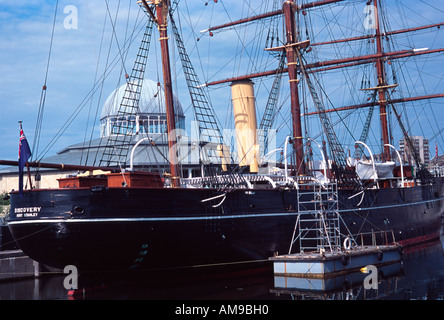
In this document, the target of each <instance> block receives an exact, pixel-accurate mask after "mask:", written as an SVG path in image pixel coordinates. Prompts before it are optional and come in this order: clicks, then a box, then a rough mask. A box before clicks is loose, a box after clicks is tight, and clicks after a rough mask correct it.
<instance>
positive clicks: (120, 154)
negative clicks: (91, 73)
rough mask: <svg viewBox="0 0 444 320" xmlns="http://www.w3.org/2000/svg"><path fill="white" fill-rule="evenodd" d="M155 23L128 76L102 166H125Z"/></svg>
mask: <svg viewBox="0 0 444 320" xmlns="http://www.w3.org/2000/svg"><path fill="white" fill-rule="evenodd" d="M153 23H154V22H153V21H152V20H149V21H148V24H147V26H146V28H145V33H144V35H143V38H142V42H141V44H140V47H139V52H138V53H137V57H136V61H135V62H134V66H133V69H132V72H131V75H126V76H125V77H126V80H127V82H126V88H125V93H124V95H123V98H122V101H121V103H120V107H119V110H118V112H117V121H115V122H114V123H113V125H112V128H111V133H110V136H109V138H108V141H107V143H106V146H105V148H104V151H103V155H102V158H101V159H100V166H119V165H123V164H125V162H126V160H127V157H128V151H129V148H130V144H131V138H132V136H133V132H134V131H135V128H136V114H137V113H138V111H139V100H140V94H141V91H142V84H143V78H144V75H145V69H146V61H147V59H148V52H149V47H150V42H151V34H152V29H153Z"/></svg>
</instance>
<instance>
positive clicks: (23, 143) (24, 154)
mask: <svg viewBox="0 0 444 320" xmlns="http://www.w3.org/2000/svg"><path fill="white" fill-rule="evenodd" d="M30 157H31V149H30V148H29V144H28V140H26V137H25V134H24V133H23V128H22V123H21V122H20V142H19V156H18V166H19V193H20V195H23V169H24V167H25V165H26V162H27V161H28V159H29V158H30Z"/></svg>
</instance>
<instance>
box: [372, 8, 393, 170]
mask: <svg viewBox="0 0 444 320" xmlns="http://www.w3.org/2000/svg"><path fill="white" fill-rule="evenodd" d="M373 3H374V6H373V7H374V9H375V28H376V50H377V53H378V54H381V55H382V54H383V48H382V38H381V30H380V25H379V12H378V0H373ZM376 71H377V75H378V98H379V101H378V103H379V116H380V119H381V129H382V142H383V145H384V151H383V159H384V160H386V161H390V148H389V147H388V146H387V145H388V144H389V143H390V141H389V134H388V126H387V99H386V94H385V86H386V85H387V82H386V79H385V70H384V61H383V59H382V58H378V59H376Z"/></svg>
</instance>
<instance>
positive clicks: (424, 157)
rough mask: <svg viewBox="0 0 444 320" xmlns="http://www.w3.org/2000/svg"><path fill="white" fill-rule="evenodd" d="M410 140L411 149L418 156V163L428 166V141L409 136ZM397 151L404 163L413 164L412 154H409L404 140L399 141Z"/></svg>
mask: <svg viewBox="0 0 444 320" xmlns="http://www.w3.org/2000/svg"><path fill="white" fill-rule="evenodd" d="M410 139H411V141H412V143H413V147H414V148H415V149H416V151H417V153H418V155H419V159H420V162H421V163H422V164H424V165H428V164H429V163H430V153H429V140H428V139H425V138H424V137H422V136H411V137H410ZM399 149H400V150H399V151H400V153H401V157H402V159H403V161H404V162H408V163H411V164H414V163H415V158H414V157H413V152H411V150H410V148H409V146H408V143H407V141H406V140H405V138H404V139H401V140H399Z"/></svg>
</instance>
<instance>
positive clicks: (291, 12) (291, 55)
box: [283, 0, 305, 175]
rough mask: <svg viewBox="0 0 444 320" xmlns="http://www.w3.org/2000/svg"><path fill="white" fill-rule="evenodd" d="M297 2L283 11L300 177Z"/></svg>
mask: <svg viewBox="0 0 444 320" xmlns="http://www.w3.org/2000/svg"><path fill="white" fill-rule="evenodd" d="M295 5H296V4H295V2H294V0H289V1H285V2H284V6H283V11H284V17H285V29H286V37H287V38H286V40H287V45H286V46H285V50H286V55H287V65H288V77H289V80H288V81H289V83H290V99H291V115H292V126H293V152H294V155H295V160H296V170H297V172H298V173H299V174H300V175H304V174H305V165H304V142H303V140H302V122H301V107H300V103H299V92H298V91H299V89H298V83H299V79H298V78H297V65H298V62H297V54H296V50H298V48H297V47H296V45H297V42H298V34H297V30H296V28H297V27H296V21H295V11H296V10H295Z"/></svg>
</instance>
